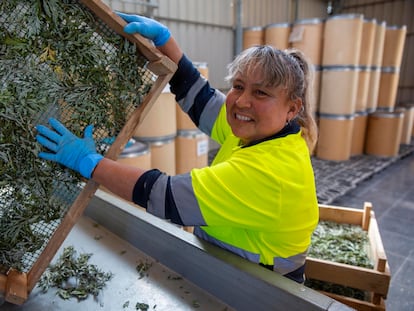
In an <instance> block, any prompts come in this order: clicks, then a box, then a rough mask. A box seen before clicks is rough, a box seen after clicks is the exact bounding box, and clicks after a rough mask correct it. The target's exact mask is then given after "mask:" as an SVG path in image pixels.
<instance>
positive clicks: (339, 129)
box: [316, 115, 354, 161]
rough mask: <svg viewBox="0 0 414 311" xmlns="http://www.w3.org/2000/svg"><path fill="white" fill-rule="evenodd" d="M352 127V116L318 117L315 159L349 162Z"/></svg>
mask: <svg viewBox="0 0 414 311" xmlns="http://www.w3.org/2000/svg"><path fill="white" fill-rule="evenodd" d="M353 125H354V116H353V115H351V116H350V115H343V116H341V115H319V139H318V144H317V146H316V157H318V158H320V159H323V160H331V161H346V160H349V158H350V157H351V144H352V131H353Z"/></svg>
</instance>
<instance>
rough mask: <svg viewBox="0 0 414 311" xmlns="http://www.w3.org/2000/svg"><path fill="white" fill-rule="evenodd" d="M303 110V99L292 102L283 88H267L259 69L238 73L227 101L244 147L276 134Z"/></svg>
mask: <svg viewBox="0 0 414 311" xmlns="http://www.w3.org/2000/svg"><path fill="white" fill-rule="evenodd" d="M300 107H301V102H300V100H296V101H292V100H288V97H287V92H286V89H285V88H284V87H283V86H282V85H279V86H277V87H275V86H270V85H266V83H265V82H264V77H263V76H262V74H261V70H258V69H257V68H256V69H251V70H248V72H247V73H245V74H242V73H240V72H239V73H237V74H236V75H235V76H234V79H233V80H232V86H231V89H230V91H229V92H228V94H227V98H226V108H227V122H228V123H229V125H230V127H231V129H232V131H233V134H234V135H235V136H237V137H239V138H240V139H241V141H242V142H243V144H249V143H251V142H253V141H256V140H260V139H264V138H266V137H269V136H271V135H273V134H276V133H277V132H279V131H280V130H281V129H283V127H284V126H285V125H286V122H287V121H289V120H291V119H293V118H294V117H295V116H296V114H297V113H298V111H299V109H300Z"/></svg>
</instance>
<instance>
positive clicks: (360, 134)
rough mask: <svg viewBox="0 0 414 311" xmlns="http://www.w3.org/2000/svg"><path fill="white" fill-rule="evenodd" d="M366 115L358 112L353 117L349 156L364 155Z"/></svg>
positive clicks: (364, 112) (363, 112)
mask: <svg viewBox="0 0 414 311" xmlns="http://www.w3.org/2000/svg"><path fill="white" fill-rule="evenodd" d="M367 122H368V113H367V112H366V111H360V112H357V113H355V115H354V125H353V129H352V143H351V156H355V155H361V154H363V153H364V146H365V133H366V129H367Z"/></svg>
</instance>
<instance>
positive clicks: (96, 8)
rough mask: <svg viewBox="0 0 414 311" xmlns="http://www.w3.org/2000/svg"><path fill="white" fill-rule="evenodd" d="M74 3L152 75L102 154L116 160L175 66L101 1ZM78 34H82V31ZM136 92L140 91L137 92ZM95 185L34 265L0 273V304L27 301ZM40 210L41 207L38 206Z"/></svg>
mask: <svg viewBox="0 0 414 311" xmlns="http://www.w3.org/2000/svg"><path fill="white" fill-rule="evenodd" d="M75 3H76V4H77V5H80V6H82V8H83V10H84V11H87V12H89V14H90V15H93V16H94V17H95V20H94V22H95V23H94V24H93V25H89V26H90V27H91V28H93V29H96V30H95V32H96V33H102V32H104V31H108V30H110V31H111V34H112V33H113V34H112V35H113V36H120V37H123V39H126V40H128V41H129V42H130V43H131V44H134V45H135V46H136V48H137V54H138V55H140V57H142V58H144V59H145V66H144V67H140V66H141V65H140V64H138V63H137V64H133V63H131V67H132V68H134V67H136V68H137V71H136V74H137V75H139V74H141V75H143V74H144V73H143V71H144V70H145V72H148V73H149V74H148V77H149V76H151V82H152V85H151V86H150V87H149V88H148V90H145V92H144V91H143V95H142V100H141V102H140V105H139V106H138V107H133V110H132V112H131V114H130V115H129V116H128V119H127V120H125V122H124V123H123V124H121V125H122V128H121V130H120V131H119V133H118V135H117V136H116V139H115V141H114V142H113V144H112V145H111V146H110V147H109V149H108V151H107V152H106V153H105V157H106V158H110V159H114V160H115V159H117V157H118V155H119V154H120V153H121V151H122V150H123V148H124V146H125V145H126V143H127V142H128V140H129V139H130V138H131V137H132V136H133V133H134V131H135V128H136V127H137V126H138V125H139V124H140V122H141V121H142V119H144V118H145V116H146V115H147V114H148V111H149V110H150V108H151V106H152V105H153V103H154V102H155V101H156V99H157V98H158V96H159V95H160V94H161V92H162V90H163V89H164V87H165V86H166V85H167V84H168V82H169V80H170V79H171V77H172V75H173V74H174V72H175V70H176V68H177V66H176V64H174V63H173V62H172V61H171V60H170V59H169V58H168V57H166V56H165V55H163V54H162V53H161V52H159V51H158V50H157V49H156V48H155V47H154V46H153V45H152V44H151V43H149V42H148V40H147V39H145V38H143V37H142V36H140V35H138V34H134V35H128V34H126V33H124V31H123V27H124V26H125V25H126V22H125V21H124V20H123V19H122V18H121V17H119V16H118V15H117V14H115V12H113V11H112V10H111V9H110V8H109V7H108V6H107V5H106V4H105V3H104V2H102V1H101V0H77V1H74V4H75ZM0 13H2V12H0ZM6 20H7V19H6ZM3 22H4V20H3ZM79 31H80V32H81V31H82V30H79ZM139 68H143V70H142V71H138V69H139ZM136 91H137V93H138V92H139V91H140V90H139V89H137V90H136ZM98 186H99V185H98V184H97V183H96V182H94V181H93V180H88V181H85V184H84V185H83V186H82V190H81V192H80V194H79V195H77V196H76V197H75V199H74V200H73V202H71V205H70V206H69V208H68V210H67V211H66V213H65V215H63V216H62V218H61V219H60V222H59V224H58V225H57V227H56V228H55V230H54V231H53V232H51V233H50V239H49V240H48V241H47V242H46V243H45V245H44V246H43V249H41V250H40V252H41V253H40V254H39V255H38V256H37V257H36V259H35V261H34V262H33V264H32V265H30V267H27V271H18V269H15V267H6V268H8V269H7V270H6V272H5V273H2V272H0V305H1V304H2V302H4V300H5V301H8V302H10V303H13V304H16V305H21V304H23V303H24V302H25V301H26V300H27V298H28V297H29V294H30V292H31V291H32V289H33V288H34V286H35V285H36V283H37V282H38V280H39V279H40V277H41V275H42V274H43V272H44V271H45V270H46V268H47V266H48V265H49V263H50V262H51V260H52V259H53V257H54V256H55V254H56V252H57V251H58V249H59V247H60V246H61V245H62V243H63V241H64V240H65V238H66V236H67V235H68V234H69V232H70V231H71V229H72V228H73V226H74V225H75V223H76V222H77V220H78V219H79V217H80V216H81V215H82V213H83V211H84V210H85V208H86V206H87V204H88V203H89V201H90V199H91V198H92V197H93V195H94V193H95V191H96V190H97V188H98ZM47 200H48V198H45V201H47ZM39 208H42V207H41V206H39ZM2 271H3V270H2Z"/></svg>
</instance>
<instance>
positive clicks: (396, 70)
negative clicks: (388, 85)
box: [381, 67, 400, 73]
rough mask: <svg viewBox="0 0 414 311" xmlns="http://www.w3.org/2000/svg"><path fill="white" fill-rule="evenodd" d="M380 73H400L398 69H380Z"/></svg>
mask: <svg viewBox="0 0 414 311" xmlns="http://www.w3.org/2000/svg"><path fill="white" fill-rule="evenodd" d="M381 72H385V73H398V72H400V67H382V68H381Z"/></svg>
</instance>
